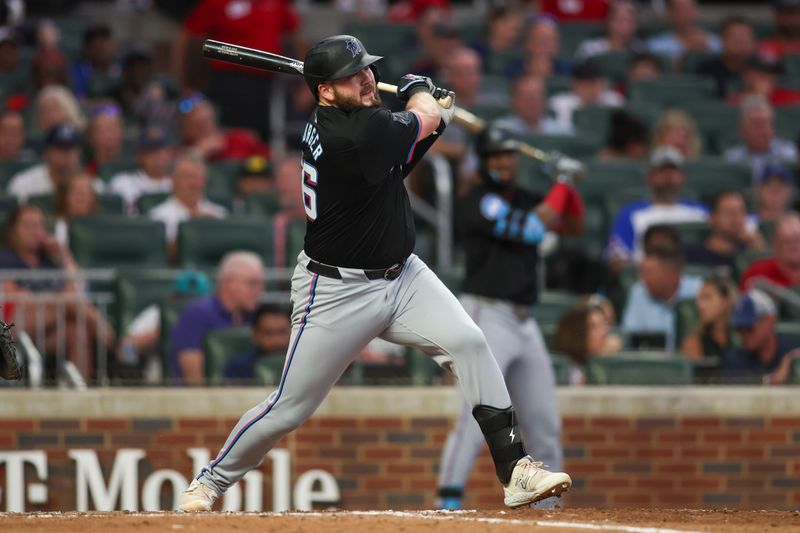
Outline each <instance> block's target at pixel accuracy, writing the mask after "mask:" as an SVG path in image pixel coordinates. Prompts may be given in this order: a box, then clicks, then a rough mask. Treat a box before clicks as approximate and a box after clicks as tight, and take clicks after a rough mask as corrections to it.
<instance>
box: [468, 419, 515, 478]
mask: <svg viewBox="0 0 800 533" xmlns="http://www.w3.org/2000/svg"><path fill="white" fill-rule="evenodd" d="M472 416H474V417H475V420H477V421H478V425H479V426H480V428H481V431H482V432H483V436H484V438H485V439H486V444H488V445H489V452H490V453H491V455H492V460H493V461H494V466H495V471H496V472H497V477H498V478H499V479H500V482H501V483H502V484H503V485H507V484H508V482H509V481H510V480H511V472H512V471H513V470H514V465H516V464H517V461H518V460H519V459H521V458H522V457H524V456H525V448H524V446H523V445H522V438H521V436H520V435H519V431H518V430H517V416H516V414H515V413H514V409H513V408H512V407H509V408H507V409H497V408H495V407H490V406H488V405H476V406H475V408H473V409H472Z"/></svg>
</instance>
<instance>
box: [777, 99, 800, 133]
mask: <svg viewBox="0 0 800 533" xmlns="http://www.w3.org/2000/svg"><path fill="white" fill-rule="evenodd" d="M775 131H776V133H777V135H778V136H779V137H783V138H784V139H791V140H794V139H796V138H797V134H798V132H800V105H792V106H783V107H780V108H779V109H776V110H775Z"/></svg>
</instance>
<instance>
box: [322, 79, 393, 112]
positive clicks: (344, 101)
mask: <svg viewBox="0 0 800 533" xmlns="http://www.w3.org/2000/svg"><path fill="white" fill-rule="evenodd" d="M362 100H363V97H362V96H361V93H360V92H359V94H358V96H349V95H344V94H342V93H340V92H339V91H337V90H336V87H333V104H334V105H335V106H336V107H338V108H339V109H341V110H343V111H348V112H349V111H353V110H355V109H360V108H362V107H374V106H377V105H380V104H381V97H380V95H379V94H378V87H377V84H375V85H373V87H372V96H371V97H370V101H369V102H368V103H364V102H363V101H362Z"/></svg>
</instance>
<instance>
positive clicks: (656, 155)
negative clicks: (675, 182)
mask: <svg viewBox="0 0 800 533" xmlns="http://www.w3.org/2000/svg"><path fill="white" fill-rule="evenodd" d="M685 161H686V159H685V158H684V157H683V154H682V153H681V152H680V150H678V149H677V148H675V147H674V146H668V145H662V146H656V147H655V148H654V149H653V152H652V153H651V154H650V170H655V169H660V168H664V167H667V166H673V167H676V168H683V163H684V162H685Z"/></svg>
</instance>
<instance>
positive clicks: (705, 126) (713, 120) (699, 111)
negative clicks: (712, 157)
mask: <svg viewBox="0 0 800 533" xmlns="http://www.w3.org/2000/svg"><path fill="white" fill-rule="evenodd" d="M681 108H682V109H683V110H684V111H686V113H688V114H689V116H691V117H692V118H693V119H694V121H695V123H696V124H697V129H698V131H699V133H700V136H701V138H702V141H703V152H704V153H706V154H721V153H722V150H723V147H724V146H730V145H731V143H732V142H738V135H739V133H738V132H739V112H738V110H737V108H736V107H735V106H732V105H730V104H728V103H727V102H721V101H708V100H703V101H700V102H695V101H687V102H684V103H683V104H681Z"/></svg>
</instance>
